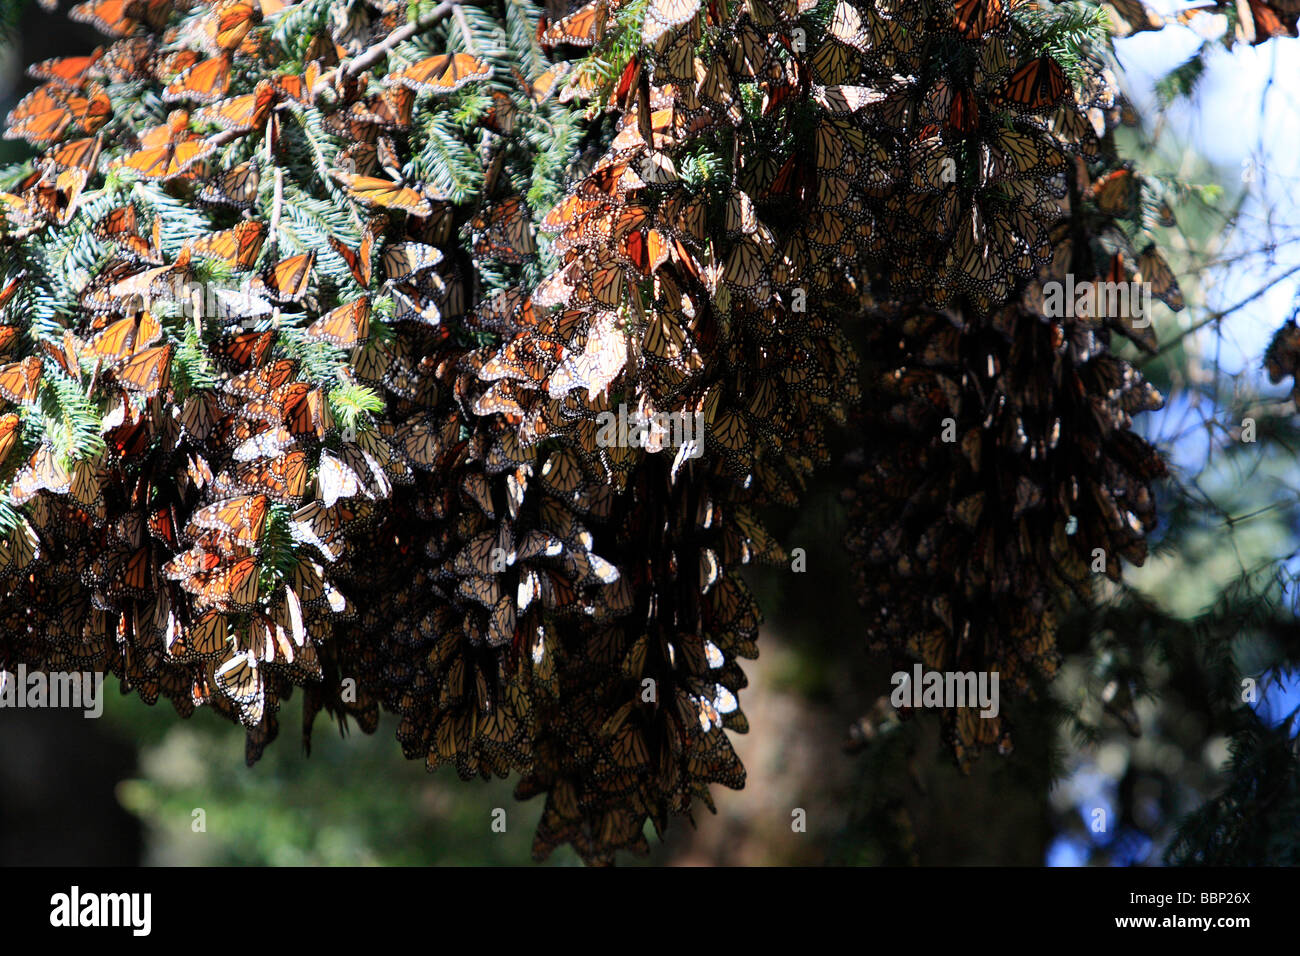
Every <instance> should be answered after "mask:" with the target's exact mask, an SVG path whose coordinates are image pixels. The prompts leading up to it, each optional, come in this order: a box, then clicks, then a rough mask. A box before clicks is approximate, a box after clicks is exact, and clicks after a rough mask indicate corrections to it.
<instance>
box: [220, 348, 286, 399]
mask: <svg viewBox="0 0 1300 956" xmlns="http://www.w3.org/2000/svg"><path fill="white" fill-rule="evenodd" d="M297 373H298V361H297V359H289V358H284V359H277V360H276V361H274V362H272V363H271V364H270V365H268V366H266V367H265V368H254V369H253V370H252V371H249V372H245V373H244V374H242V375H237V376H235V377H234V378H232V379H231V380H230V381H228V382H226V386H225V388H226V391H227V392H228V393H229V394H230V395H232V396H235V397H237V398H266V397H267V396H268V395H271V394H272V393H274V392H275V391H277V390H279V389H280V388H283V387H284V386H285V385H287V384H289V383H290V382H291V381H293V379H294V376H295V375H297Z"/></svg>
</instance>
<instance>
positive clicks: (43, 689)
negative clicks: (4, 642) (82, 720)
mask: <svg viewBox="0 0 1300 956" xmlns="http://www.w3.org/2000/svg"><path fill="white" fill-rule="evenodd" d="M103 690H104V675H103V674H102V673H100V672H97V671H84V672H81V673H66V672H61V671H56V672H54V673H50V674H46V673H44V672H42V671H34V672H33V673H31V674H29V673H27V665H26V664H19V665H18V667H17V669H16V670H15V671H0V708H3V707H13V708H29V707H30V708H33V709H41V708H56V707H57V708H68V709H70V710H81V711H85V713H84V714H83V715H82V716H83V717H86V718H88V719H92V720H93V719H95V718H98V717H100V716H101V715H102V714H103V713H104V694H103Z"/></svg>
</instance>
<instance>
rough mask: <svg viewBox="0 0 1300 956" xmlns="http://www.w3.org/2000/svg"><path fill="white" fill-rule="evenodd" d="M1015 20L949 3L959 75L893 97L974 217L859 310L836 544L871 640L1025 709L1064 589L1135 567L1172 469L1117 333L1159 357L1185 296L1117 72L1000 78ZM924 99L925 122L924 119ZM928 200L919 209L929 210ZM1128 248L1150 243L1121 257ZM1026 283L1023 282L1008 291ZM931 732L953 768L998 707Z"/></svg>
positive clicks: (933, 178)
mask: <svg viewBox="0 0 1300 956" xmlns="http://www.w3.org/2000/svg"><path fill="white" fill-rule="evenodd" d="M997 6H999V7H1000V5H997ZM980 11H984V12H983V14H980ZM963 13H965V14H967V15H968V17H967V18H964V17H963ZM976 14H980V15H976ZM1008 27H1009V23H1008V21H1007V19H1006V18H1005V17H1003V16H1000V15H996V8H995V7H994V6H991V5H983V4H961V3H959V4H957V5H956V16H955V18H954V20H953V29H954V31H955V32H956V34H957V41H958V42H959V43H960V45H961V46H960V47H948V48H949V49H950V51H951V52H950V54H949V55H950V56H951V57H952V62H953V63H959V62H962V58H961V56H960V55H959V54H958V53H957V52H956V51H957V50H958V49H960V48H961V47H964V48H966V49H967V50H968V51H969V56H968V57H967V58H966V60H965V62H968V63H971V64H973V67H972V69H971V70H970V72H969V73H962V72H961V71H960V70H958V69H954V70H950V71H949V72H947V73H946V74H945V75H944V76H943V78H942V79H940V80H937V81H936V84H935V87H934V88H933V89H932V90H931V92H930V93H928V94H925V93H923V92H922V93H920V94H919V95H918V96H917V97H916V99H915V102H914V105H913V106H912V107H910V108H908V107H900V108H899V110H900V113H901V114H902V115H905V116H907V115H910V117H911V123H912V127H911V128H912V129H913V130H914V133H912V135H913V136H914V137H915V138H916V140H917V144H918V145H917V152H916V153H915V154H914V156H915V157H916V159H917V160H918V162H919V165H917V166H915V167H913V170H912V173H911V177H912V182H913V183H914V184H924V185H925V186H926V187H929V188H933V189H935V190H936V197H937V199H938V201H939V202H940V204H941V206H943V207H946V208H958V209H960V208H969V209H970V210H971V216H970V218H969V219H966V220H965V221H964V222H963V224H962V225H961V226H960V227H959V232H958V234H957V236H956V237H955V241H956V243H957V245H956V246H954V247H952V251H950V252H946V253H945V252H944V251H943V249H944V247H940V250H941V251H940V253H939V254H941V255H943V254H946V255H947V256H948V259H947V262H946V267H947V271H946V273H945V271H944V266H943V265H940V264H939V263H937V262H936V263H934V264H933V271H932V272H931V273H930V274H931V275H933V276H936V277H939V279H940V281H941V282H944V281H946V282H947V283H948V288H946V289H940V290H922V291H921V293H920V294H919V295H917V296H916V298H915V302H914V304H912V305H906V304H902V303H899V302H892V303H890V304H888V305H881V306H876V307H873V308H872V309H871V310H870V311H869V313H868V319H869V322H868V331H867V344H866V345H865V347H864V354H865V356H866V361H867V363H868V365H869V366H870V367H871V369H872V375H871V376H870V378H869V379H868V382H867V387H866V389H865V392H866V397H865V401H864V402H863V405H862V412H861V415H860V417H859V419H858V427H860V429H861V437H862V439H863V446H862V448H861V449H859V450H858V451H857V452H855V453H854V454H853V455H852V456H851V463H852V465H853V467H854V470H855V471H856V472H857V474H858V478H857V481H856V483H855V486H854V487H853V488H852V489H850V491H849V492H848V498H849V500H850V502H851V509H850V510H851V519H850V522H851V530H850V533H849V535H848V539H847V540H848V544H849V548H850V550H851V551H852V552H853V553H854V555H855V565H856V570H857V575H858V580H859V585H860V589H861V593H860V602H861V604H862V606H863V608H864V609H865V611H866V613H867V616H868V625H867V634H868V642H869V645H870V646H871V648H872V649H874V650H877V651H883V652H887V653H889V654H891V655H892V656H893V657H894V658H895V660H896V661H897V662H898V664H899V666H900V667H903V668H905V669H907V670H910V666H911V662H912V661H919V662H921V663H922V664H923V665H924V666H925V667H926V668H927V669H930V670H939V671H964V672H978V673H983V672H989V671H994V672H998V673H999V676H1000V687H1001V688H1002V690H1003V691H1004V692H1009V693H1010V694H1011V695H1012V696H1018V695H1023V694H1026V693H1029V692H1031V691H1032V689H1033V688H1034V684H1035V682H1036V681H1041V680H1043V679H1048V678H1050V677H1051V676H1052V675H1053V674H1054V673H1055V671H1056V668H1057V666H1058V655H1057V650H1056V640H1055V632H1056V622H1057V619H1058V616H1059V611H1060V607H1061V599H1062V598H1063V597H1064V596H1065V595H1068V594H1069V593H1075V594H1078V595H1080V596H1082V597H1084V598H1085V599H1088V598H1089V597H1090V596H1091V594H1092V582H1093V581H1095V580H1096V579H1097V578H1098V576H1099V575H1103V574H1104V575H1105V576H1106V577H1109V578H1110V579H1112V580H1115V581H1118V580H1119V579H1120V575H1121V573H1122V566H1121V559H1123V560H1124V561H1129V562H1132V563H1134V564H1141V563H1142V562H1143V561H1144V560H1145V558H1146V553H1147V544H1146V535H1147V534H1148V533H1149V532H1150V531H1151V530H1152V529H1153V528H1154V527H1155V523H1156V515H1155V508H1154V501H1153V497H1152V487H1151V486H1152V483H1153V482H1154V481H1155V480H1157V479H1158V478H1160V477H1162V476H1163V475H1164V474H1165V466H1164V463H1163V461H1162V459H1161V458H1160V456H1159V454H1158V453H1157V452H1156V451H1155V449H1154V448H1152V447H1151V446H1150V445H1149V444H1147V442H1145V441H1144V440H1143V439H1142V438H1140V437H1139V436H1138V435H1136V434H1135V433H1134V432H1133V430H1132V416H1133V415H1135V414H1137V413H1139V412H1142V411H1149V410H1154V409H1158V408H1160V407H1161V405H1162V404H1163V399H1162V398H1161V396H1160V395H1159V393H1158V392H1157V391H1156V390H1155V389H1154V388H1152V387H1151V386H1150V385H1149V384H1148V383H1147V382H1146V381H1145V380H1144V379H1143V378H1142V376H1141V375H1140V373H1138V372H1137V370H1136V369H1135V368H1134V367H1133V366H1132V365H1131V364H1129V363H1128V362H1126V361H1125V360H1123V359H1122V358H1120V357H1118V356H1117V355H1116V354H1114V353H1113V352H1112V347H1111V339H1112V336H1113V335H1114V334H1115V333H1118V334H1119V335H1121V336H1123V337H1126V338H1128V339H1130V340H1131V341H1132V342H1133V343H1134V344H1136V345H1137V346H1138V347H1139V348H1140V349H1142V350H1145V351H1147V352H1154V351H1155V338H1154V334H1153V333H1152V331H1151V328H1150V323H1151V318H1152V314H1151V303H1150V301H1149V299H1150V297H1152V296H1154V297H1155V298H1158V299H1159V300H1161V301H1163V302H1164V303H1165V304H1166V305H1168V306H1169V307H1170V308H1172V309H1175V310H1177V309H1181V308H1182V307H1183V302H1182V296H1181V293H1180V292H1179V290H1178V286H1177V283H1176V281H1175V280H1174V277H1173V275H1172V272H1171V270H1170V269H1169V266H1168V265H1167V264H1166V262H1165V260H1164V258H1163V256H1162V255H1161V253H1160V252H1159V250H1158V248H1157V247H1156V246H1155V244H1154V243H1153V242H1152V241H1151V235H1152V230H1153V229H1155V227H1157V226H1162V225H1163V226H1168V225H1172V224H1173V223H1172V213H1171V212H1170V210H1169V207H1168V205H1167V203H1166V202H1165V201H1164V199H1163V196H1162V192H1161V188H1160V185H1159V184H1158V183H1156V182H1154V181H1149V180H1147V179H1146V178H1144V177H1142V176H1141V175H1140V174H1138V173H1136V172H1135V171H1134V170H1132V169H1131V168H1129V167H1128V166H1126V165H1123V164H1122V163H1120V162H1119V160H1118V159H1117V157H1116V156H1115V151H1114V147H1113V143H1112V137H1111V135H1110V134H1111V132H1112V130H1113V129H1114V127H1115V126H1116V125H1117V124H1118V123H1119V122H1120V119H1121V116H1122V104H1120V103H1119V102H1117V94H1116V92H1115V88H1114V79H1113V76H1111V75H1110V73H1109V71H1108V70H1105V69H1104V68H1101V67H1099V66H1094V65H1093V64H1092V63H1090V62H1088V61H1085V63H1084V66H1085V67H1086V68H1087V72H1086V74H1085V76H1084V78H1083V83H1082V86H1083V89H1085V90H1086V91H1087V96H1088V99H1087V100H1085V101H1084V102H1082V103H1080V102H1079V101H1077V100H1076V98H1075V94H1074V91H1073V90H1072V89H1071V87H1070V86H1069V85H1067V84H1065V83H1064V79H1063V77H1055V76H1054V69H1053V67H1052V66H1051V64H1050V61H1046V58H1039V59H1038V60H1037V61H1035V65H1034V66H1033V72H1032V73H1030V74H1026V73H1025V72H1024V70H1023V68H1020V69H1017V68H1015V66H1014V63H1015V56H1014V49H1015V43H1014V33H1013V32H1011V31H1010V30H1009V29H1008ZM910 42H911V43H912V44H913V45H914V46H919V47H920V48H922V50H926V51H927V52H926V56H927V59H929V58H930V56H931V55H932V54H930V53H929V52H928V48H929V44H931V43H937V44H939V45H940V46H942V47H946V46H947V45H948V44H949V43H950V42H951V41H950V40H948V39H945V38H943V37H942V36H939V37H936V38H929V39H928V38H927V37H926V36H925V35H924V34H923V33H922V34H919V35H917V34H913V35H911V41H910ZM934 55H940V54H934ZM1008 55H1009V56H1010V59H1009V61H1008ZM1043 62H1047V63H1048V67H1047V69H1046V72H1044V71H1043V70H1042V69H1041V68H1040V67H1041V64H1042V63H1043ZM991 63H1004V64H1009V65H1008V66H1007V67H1005V68H1009V69H1012V70H1013V72H1012V74H1011V79H1009V80H993V81H992V82H991V83H990V77H991V75H994V74H996V72H997V71H996V69H994V70H990V64H991ZM1005 68H1004V69H1005ZM1026 79H1028V80H1030V82H1029V83H1027V84H1025V85H1021V81H1022V80H1026ZM935 103H940V104H942V105H943V110H944V112H943V114H942V115H941V116H938V117H936V116H935V115H934V114H933V113H932V112H930V111H929V110H930V108H931V107H932V106H933V104H935ZM909 109H910V113H909ZM945 117H946V119H945ZM967 150H970V152H967ZM963 154H964V155H966V156H967V157H968V159H967V163H969V164H973V166H974V169H975V173H974V175H973V178H971V179H967V180H963V179H962V178H961V177H960V176H958V177H956V179H955V181H953V180H951V179H950V181H949V182H950V184H949V185H947V187H946V188H945V187H944V185H943V180H944V177H943V176H942V174H941V173H937V172H936V171H937V170H939V169H940V168H941V167H942V165H943V163H944V162H945V161H947V160H948V159H950V158H951V157H953V156H961V155H963ZM957 165H958V168H965V167H964V166H963V165H962V164H960V163H959V164H957ZM950 168H951V167H950ZM967 197H973V198H967ZM990 199H991V200H992V201H993V206H990V205H988V204H987V201H988V200H990ZM1008 200H1011V201H1010V202H1009V203H1008V202H1007V201H1008ZM908 201H912V200H908ZM932 202H934V200H930V199H927V200H924V202H922V203H921V204H920V205H919V206H918V208H920V209H924V210H926V215H927V216H934V212H933V207H932V206H931V205H930V204H931V203H932ZM999 203H1001V204H1003V205H1002V206H1001V208H1002V209H1003V210H1004V213H1005V215H1006V216H1007V217H1009V218H1004V219H1003V220H1002V221H1001V222H999V221H998V218H997V217H998V216H999V215H1002V214H1000V213H993V212H992V209H993V208H994V206H996V205H997V204H999ZM968 204H969V205H968ZM981 210H983V211H981ZM1026 214H1028V216H1030V217H1031V218H1032V219H1033V220H1034V221H1033V222H1030V221H1028V220H1025V219H1023V218H1022V217H1024V216H1025V215H1026ZM929 221H930V222H931V223H933V222H939V223H942V222H944V221H946V220H945V216H944V215H943V214H942V213H941V214H939V215H938V216H937V218H934V219H930V220H929ZM923 222H924V221H923ZM923 222H915V221H914V226H916V227H917V228H921V229H923V230H925V227H924V225H923ZM972 228H974V229H975V230H976V233H975V236H976V240H975V243H974V245H970V244H969V243H968V240H969V239H970V237H971V233H970V230H971V229H972ZM979 230H987V231H986V232H982V233H981V232H980V231H979ZM925 231H929V230H925ZM999 233H1002V234H1003V236H1004V237H1003V238H997V236H998V234H999ZM1133 236H1137V237H1146V238H1145V240H1143V239H1139V241H1138V245H1137V246H1135V242H1134V239H1133V238H1132V237H1133ZM1018 242H1019V243H1022V244H1021V245H1020V246H1019V247H1018V248H1016V247H1014V244H1015V243H1018ZM963 247H964V248H965V249H966V252H965V253H960V252H958V251H957V250H958V249H959V248H963ZM999 247H1001V248H1002V249H1004V250H1005V252H1002V251H999ZM971 253H973V255H970V257H969V258H967V256H968V255H969V254H971ZM962 262H968V263H970V264H971V266H972V268H962V267H961V266H960V263H962ZM979 270H985V273H986V274H985V275H983V276H980V275H979V274H978V271H979ZM916 274H917V275H918V276H921V275H924V274H925V270H922V271H920V272H918V273H916ZM1023 275H1032V278H1031V279H1030V281H1028V282H1027V283H1024V282H1022V283H1019V284H1018V285H1017V282H1016V278H1017V276H1023ZM896 288H897V287H896ZM1012 288H1017V289H1018V291H1017V293H1016V295H1014V296H1013V297H1012V298H1011V299H1010V301H1007V302H1006V303H1005V304H1002V303H1003V300H1004V299H1005V298H1006V295H1005V291H1006V290H1007V289H1012ZM1143 290H1148V291H1147V292H1146V293H1145V295H1146V300H1144V299H1143V296H1144V292H1143ZM962 291H964V293H965V294H964V296H959V295H952V294H953V293H960V292H962ZM950 296H952V297H950ZM936 306H943V307H942V308H936ZM944 732H945V737H946V740H947V742H948V743H949V745H950V746H951V747H952V749H953V751H954V753H955V755H956V757H957V760H958V762H959V764H960V765H961V766H963V767H964V768H969V766H970V764H971V762H972V761H973V760H974V758H975V757H976V756H977V755H978V753H979V751H980V750H981V749H982V748H984V747H989V746H994V745H996V747H997V748H998V749H999V750H1000V751H1001V752H1004V753H1005V752H1008V751H1009V750H1010V749H1011V746H1012V740H1011V734H1010V725H1009V722H1008V720H1007V718H1006V714H1005V711H1004V712H1003V713H1002V714H1001V715H1000V716H997V717H993V718H985V717H980V716H979V715H978V710H977V709H972V708H953V709H950V710H946V711H945V712H944Z"/></svg>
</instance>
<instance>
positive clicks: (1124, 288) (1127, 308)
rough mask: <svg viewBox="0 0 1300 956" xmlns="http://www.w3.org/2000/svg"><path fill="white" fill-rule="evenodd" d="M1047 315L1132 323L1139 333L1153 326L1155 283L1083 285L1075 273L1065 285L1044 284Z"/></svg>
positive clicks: (1050, 316) (1069, 274)
mask: <svg viewBox="0 0 1300 956" xmlns="http://www.w3.org/2000/svg"><path fill="white" fill-rule="evenodd" d="M1043 314H1044V315H1046V316H1047V317H1048V318H1049V319H1062V318H1071V319H1072V318H1081V319H1102V318H1108V319H1128V320H1129V324H1130V325H1131V326H1133V328H1135V329H1144V328H1146V327H1147V326H1148V325H1150V324H1151V283H1149V282H1079V283H1076V282H1075V281H1074V274H1073V273H1066V276H1065V281H1064V282H1059V281H1056V280H1053V281H1051V282H1044V283H1043Z"/></svg>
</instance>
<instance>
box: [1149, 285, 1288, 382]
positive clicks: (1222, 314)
mask: <svg viewBox="0 0 1300 956" xmlns="http://www.w3.org/2000/svg"><path fill="white" fill-rule="evenodd" d="M1298 272H1300V265H1296V266H1292V267H1291V268H1290V269H1288V270H1287V271H1286V272H1284V273H1282V274H1281V275H1280V276H1277V277H1276V278H1274V279H1270V280H1269V281H1268V282H1266V283H1264V285H1262V286H1260V287H1259V288H1258V289H1256V290H1255V291H1254V292H1252V293H1251V294H1250V295H1248V296H1246V298H1244V299H1242V300H1241V301H1240V302H1238V303H1236V304H1235V305H1232V306H1229V307H1228V308H1226V309H1222V310H1221V311H1218V312H1212V313H1210V314H1209V315H1207V316H1206V317H1205V318H1203V319H1201V321H1199V322H1196V323H1194V324H1193V325H1191V326H1189V327H1188V328H1185V329H1183V330H1182V331H1181V332H1179V333H1178V334H1177V335H1175V336H1174V337H1173V338H1172V339H1170V340H1169V341H1168V342H1166V343H1165V344H1164V345H1162V346H1160V348H1158V349H1157V350H1156V351H1155V352H1153V353H1152V354H1150V355H1148V356H1145V357H1144V358H1142V359H1141V360H1140V361H1139V362H1137V363H1136V364H1137V365H1139V366H1142V365H1145V364H1146V363H1147V362H1150V361H1151V360H1152V359H1157V358H1159V357H1160V356H1162V355H1164V354H1165V353H1166V352H1168V351H1169V350H1170V349H1172V348H1174V347H1175V346H1176V345H1178V343H1179V342H1181V341H1182V340H1183V339H1185V338H1187V336H1189V335H1192V334H1194V333H1196V332H1199V331H1200V330H1201V329H1203V328H1205V327H1206V326H1207V325H1213V324H1214V323H1215V322H1221V321H1223V320H1224V319H1226V318H1227V317H1228V316H1230V315H1232V313H1234V312H1237V311H1240V310H1241V309H1244V308H1245V307H1246V306H1248V305H1250V304H1251V303H1252V302H1254V301H1255V300H1256V299H1259V298H1262V297H1263V296H1264V295H1265V294H1266V293H1268V291H1269V290H1270V289H1272V288H1273V287H1274V286H1275V285H1277V284H1278V283H1280V282H1284V281H1286V280H1287V279H1289V278H1291V276H1293V275H1295V274H1296V273H1298Z"/></svg>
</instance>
